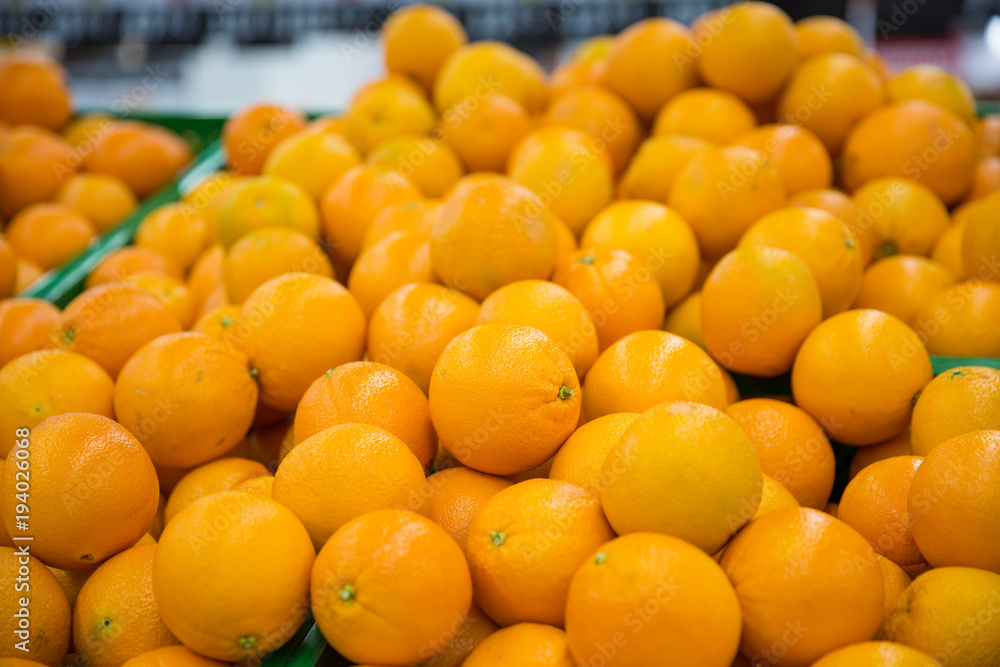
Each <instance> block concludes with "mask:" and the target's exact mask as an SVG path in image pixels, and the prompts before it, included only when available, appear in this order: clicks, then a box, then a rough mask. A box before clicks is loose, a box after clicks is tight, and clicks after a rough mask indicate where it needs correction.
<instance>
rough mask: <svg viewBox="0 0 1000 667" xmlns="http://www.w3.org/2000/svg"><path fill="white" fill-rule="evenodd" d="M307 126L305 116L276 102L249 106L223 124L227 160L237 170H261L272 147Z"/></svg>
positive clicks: (244, 172)
mask: <svg viewBox="0 0 1000 667" xmlns="http://www.w3.org/2000/svg"><path fill="white" fill-rule="evenodd" d="M305 127H306V119H305V116H303V115H302V114H301V113H300V112H299V111H296V110H294V109H289V108H288V107H283V106H279V105H276V104H256V105H253V106H250V107H246V108H245V109H242V110H241V111H239V112H238V113H236V114H234V115H233V116H231V117H230V118H229V120H227V121H226V124H225V125H224V126H223V127H222V145H223V147H224V148H225V151H226V164H227V165H228V167H229V169H230V170H231V171H233V172H235V173H237V174H243V175H248V176H255V175H257V174H260V173H261V171H262V170H263V168H264V163H265V162H266V161H267V157H268V156H269V155H270V154H271V151H273V150H274V148H275V147H276V146H277V145H278V144H280V143H281V142H282V140H284V139H287V138H288V137H290V136H292V135H293V134H296V133H298V132H301V131H302V130H303V129H304V128H305Z"/></svg>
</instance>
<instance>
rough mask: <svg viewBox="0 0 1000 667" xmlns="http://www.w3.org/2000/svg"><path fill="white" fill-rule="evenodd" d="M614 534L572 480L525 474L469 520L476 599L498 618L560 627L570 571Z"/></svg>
mask: <svg viewBox="0 0 1000 667" xmlns="http://www.w3.org/2000/svg"><path fill="white" fill-rule="evenodd" d="M614 537H615V534H614V533H613V532H612V531H611V527H610V526H609V525H608V522H607V520H606V519H605V518H604V513H603V512H602V511H601V504H600V502H599V501H598V499H597V498H596V497H595V496H594V495H592V494H590V493H588V492H587V491H585V490H584V489H582V488H580V487H578V486H576V485H575V484H570V483H569V482H563V481H559V480H553V479H531V480H527V481H525V482H521V483H519V484H515V485H514V486H512V487H510V488H507V489H504V490H503V491H500V492H499V493H497V494H496V495H494V496H493V497H492V498H490V499H489V500H488V501H486V504H485V505H484V506H483V508H482V509H481V510H480V511H479V513H478V514H477V515H476V517H475V518H474V519H473V520H472V525H471V526H470V527H469V535H468V544H467V546H466V548H465V553H466V555H467V556H468V559H469V569H470V571H471V572H472V583H473V585H474V586H475V591H476V602H477V603H479V606H480V607H482V608H483V611H485V612H486V613H487V614H488V615H489V617H490V618H492V619H493V620H495V621H496V622H497V623H499V624H500V625H501V626H507V625H513V624H515V623H526V622H527V623H548V624H550V625H555V626H559V627H561V626H562V625H563V624H564V622H565V614H566V598H567V595H568V593H569V587H570V580H571V578H572V577H573V571H574V570H575V569H576V568H577V567H579V566H580V565H583V563H584V562H585V561H586V559H587V558H588V557H589V556H591V554H593V553H594V551H596V550H597V548H598V547H600V546H601V545H603V544H604V543H605V542H607V541H608V540H611V539H612V538H614Z"/></svg>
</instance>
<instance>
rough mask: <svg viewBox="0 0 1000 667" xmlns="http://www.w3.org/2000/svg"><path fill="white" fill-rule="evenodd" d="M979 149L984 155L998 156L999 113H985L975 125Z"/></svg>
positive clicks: (999, 139) (999, 142) (999, 149)
mask: <svg viewBox="0 0 1000 667" xmlns="http://www.w3.org/2000/svg"><path fill="white" fill-rule="evenodd" d="M975 129H976V134H977V135H978V136H979V151H980V154H981V155H983V156H984V157H989V156H994V157H996V156H1000V114H995V113H994V114H985V115H983V116H982V117H981V118H980V119H979V122H978V124H977V125H976V128H975Z"/></svg>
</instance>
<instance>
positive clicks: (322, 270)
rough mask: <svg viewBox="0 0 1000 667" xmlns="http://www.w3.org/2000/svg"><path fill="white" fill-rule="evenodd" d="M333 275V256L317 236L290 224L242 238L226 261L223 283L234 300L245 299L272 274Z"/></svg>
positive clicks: (275, 276)
mask: <svg viewBox="0 0 1000 667" xmlns="http://www.w3.org/2000/svg"><path fill="white" fill-rule="evenodd" d="M290 272H301V273H314V274H316V275H318V276H325V277H327V278H332V277H333V266H332V265H331V264H330V258H329V257H327V254H326V253H325V252H324V251H323V249H322V248H321V247H320V245H319V244H318V243H317V242H316V241H315V239H312V238H310V237H309V236H307V235H305V234H303V233H301V232H299V231H296V230H294V229H289V228H287V227H263V228H261V229H257V230H254V231H252V232H249V233H248V234H245V235H243V236H241V237H240V238H239V240H237V241H236V242H235V243H234V244H233V245H232V246H231V247H230V248H229V250H228V251H227V252H226V257H225V259H224V260H223V262H222V283H223V284H224V285H225V286H226V297H227V298H228V299H229V300H230V301H231V302H232V303H243V302H244V301H246V300H247V298H249V296H250V295H251V294H253V291H254V290H255V289H257V288H258V287H260V286H261V285H263V284H264V283H266V282H267V281H268V280H270V279H271V278H277V277H278V276H280V275H282V274H285V273H290Z"/></svg>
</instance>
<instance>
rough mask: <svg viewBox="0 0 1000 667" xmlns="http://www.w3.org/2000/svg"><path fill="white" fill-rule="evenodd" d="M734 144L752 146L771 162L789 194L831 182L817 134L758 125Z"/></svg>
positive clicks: (795, 127)
mask: <svg viewBox="0 0 1000 667" xmlns="http://www.w3.org/2000/svg"><path fill="white" fill-rule="evenodd" d="M735 143H737V144H740V145H741V146H748V147H750V148H753V149H756V150H758V151H760V152H761V153H763V154H764V155H765V156H766V157H767V159H768V160H770V161H771V162H773V163H774V166H775V168H776V169H777V170H778V175H779V176H781V181H782V183H784V184H785V193H786V194H787V195H788V196H789V197H793V196H795V195H797V194H799V193H800V192H807V191H809V190H816V189H823V188H828V187H830V184H831V183H832V182H833V164H832V162H831V160H830V154H829V153H827V152H826V147H825V146H824V145H823V142H821V141H820V140H819V137H817V136H816V135H815V134H813V133H812V132H810V131H809V130H807V129H805V128H804V127H799V126H798V125H789V124H784V123H782V124H776V125H761V126H760V127H758V128H754V129H752V130H750V131H749V132H747V133H745V134H742V135H740V137H739V138H737V139H736V141H735Z"/></svg>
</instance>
